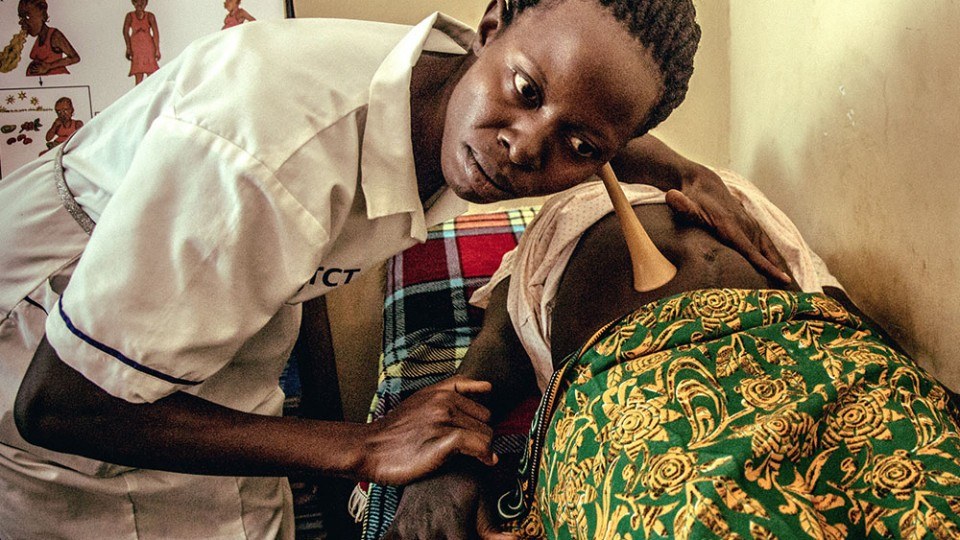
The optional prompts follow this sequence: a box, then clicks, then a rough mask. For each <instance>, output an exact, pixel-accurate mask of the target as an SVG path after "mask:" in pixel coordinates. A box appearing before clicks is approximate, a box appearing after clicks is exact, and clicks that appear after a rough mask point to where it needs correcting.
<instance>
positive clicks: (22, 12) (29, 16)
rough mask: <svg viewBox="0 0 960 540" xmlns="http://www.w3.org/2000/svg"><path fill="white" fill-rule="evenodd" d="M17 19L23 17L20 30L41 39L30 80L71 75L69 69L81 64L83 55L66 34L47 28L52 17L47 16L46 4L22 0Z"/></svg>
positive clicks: (40, 0)
mask: <svg viewBox="0 0 960 540" xmlns="http://www.w3.org/2000/svg"><path fill="white" fill-rule="evenodd" d="M17 15H18V16H19V17H20V27H21V28H23V30H24V31H25V32H26V33H27V34H28V35H30V36H33V37H35V38H37V39H36V41H34V43H33V49H32V50H31V51H30V64H29V65H28V66H27V76H29V77H39V76H41V75H65V74H69V73H70V71H69V70H67V66H71V65H73V64H76V63H77V62H79V61H80V55H79V54H78V53H77V51H76V49H74V48H73V45H71V44H70V40H68V39H67V37H66V36H64V35H63V32H61V31H60V30H57V29H56V28H52V27H50V26H47V20H49V18H50V16H49V15H48V14H47V2H46V0H20V4H19V5H18V6H17Z"/></svg>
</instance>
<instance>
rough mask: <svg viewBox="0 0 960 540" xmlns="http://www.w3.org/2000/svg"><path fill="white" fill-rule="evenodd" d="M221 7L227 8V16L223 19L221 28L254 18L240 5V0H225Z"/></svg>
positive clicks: (231, 26)
mask: <svg viewBox="0 0 960 540" xmlns="http://www.w3.org/2000/svg"><path fill="white" fill-rule="evenodd" d="M223 8H224V9H226V10H227V16H226V17H225V18H224V19H223V30H226V29H227V28H233V27H234V26H237V25H240V24H243V23H245V22H249V21H255V20H256V19H254V18H253V15H251V14H249V13H247V10H245V9H243V8H242V7H240V0H225V1H224V2H223Z"/></svg>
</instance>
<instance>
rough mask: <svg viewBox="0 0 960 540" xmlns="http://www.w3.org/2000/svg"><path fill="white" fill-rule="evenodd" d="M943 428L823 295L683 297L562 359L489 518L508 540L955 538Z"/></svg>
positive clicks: (927, 385)
mask: <svg viewBox="0 0 960 540" xmlns="http://www.w3.org/2000/svg"><path fill="white" fill-rule="evenodd" d="M548 404H549V405H548ZM957 417H960V414H958V412H957V410H956V408H955V406H954V404H953V403H952V401H951V399H950V396H949V394H948V393H947V391H945V390H944V389H943V387H942V386H940V385H939V384H938V383H937V382H936V381H934V380H933V379H932V378H931V377H930V376H929V375H928V374H926V373H925V372H924V371H923V370H922V369H920V368H919V367H918V366H917V365H916V364H915V363H914V362H912V361H911V360H910V359H909V358H906V357H904V356H903V355H901V354H899V353H897V352H896V351H895V350H893V349H892V348H890V347H889V346H887V345H886V344H884V343H883V341H882V340H881V339H880V338H879V337H878V333H877V332H876V331H875V330H874V329H873V328H872V327H870V326H869V325H867V324H866V323H864V322H863V321H861V320H860V319H859V318H858V317H856V316H855V315H853V314H851V313H850V312H848V311H847V310H846V309H844V308H843V307H842V306H841V305H840V304H839V303H838V302H836V301H834V300H833V299H831V298H829V297H827V296H825V295H822V294H807V293H790V292H784V291H746V290H735V289H717V290H704V291H694V292H690V293H684V294H680V295H676V296H674V297H670V298H667V299H664V300H661V301H659V302H655V303H652V304H649V305H647V306H644V307H643V308H641V309H639V310H637V311H636V312H635V313H633V314H631V315H628V316H626V317H624V318H622V319H621V320H620V321H617V322H616V323H614V324H612V325H610V326H608V327H607V328H605V329H604V330H603V331H601V332H600V333H598V335H596V336H595V337H594V339H592V340H591V342H590V343H588V344H586V346H585V347H584V348H583V349H581V351H580V352H579V353H578V354H575V355H572V356H571V358H570V359H568V362H567V364H565V365H564V367H563V368H561V371H560V372H559V373H558V375H557V376H556V377H555V378H554V381H553V382H552V384H551V386H550V388H548V390H547V395H546V396H545V398H544V401H543V404H542V405H541V409H540V411H538V418H537V419H536V420H535V421H534V429H533V433H532V434H531V443H530V448H529V449H528V454H527V456H526V457H525V460H524V465H523V468H524V470H523V471H522V474H521V477H520V478H521V480H520V486H519V487H518V489H517V490H516V491H515V492H513V493H510V494H507V495H505V496H504V498H503V499H502V500H501V504H502V507H504V506H505V507H509V508H526V510H527V512H526V513H522V512H521V513H519V515H518V513H514V514H512V515H509V516H508V515H507V514H506V513H505V514H504V516H506V517H511V518H514V519H515V520H514V521H513V524H514V531H515V532H517V533H518V534H519V535H520V536H521V537H524V538H589V539H594V538H597V539H611V540H612V539H623V540H626V539H630V540H640V539H645V538H678V539H684V538H705V537H710V538H716V537H719V538H744V539H746V538H760V539H773V538H816V539H825V540H826V539H837V540H840V539H844V538H871V537H875V538H887V537H895V538H899V537H902V538H923V537H928V536H929V537H931V538H960V518H958V516H960V435H958V432H960V428H958V425H957V423H956V418H957ZM506 503H509V504H506Z"/></svg>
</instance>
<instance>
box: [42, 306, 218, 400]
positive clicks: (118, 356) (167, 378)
mask: <svg viewBox="0 0 960 540" xmlns="http://www.w3.org/2000/svg"><path fill="white" fill-rule="evenodd" d="M57 306H58V307H59V309H60V317H61V318H63V322H64V323H66V325H67V328H68V329H69V330H70V331H71V332H72V333H73V335H75V336H77V337H78V338H80V339H82V340H83V341H85V342H86V343H87V344H89V345H90V346H92V347H94V348H96V349H99V350H100V351H103V352H105V353H107V354H109V355H110V356H112V357H114V358H116V359H117V360H120V361H121V362H123V363H124V364H126V365H128V366H130V367H132V368H133V369H135V370H137V371H140V372H142V373H146V374H147V375H150V376H153V377H156V378H158V379H160V380H161V381H166V382H168V383H171V384H182V385H188V386H196V385H198V384H200V383H201V382H203V381H188V380H186V379H178V378H177V377H172V376H170V375H167V374H166V373H161V372H159V371H157V370H155V369H153V368H149V367H147V366H144V365H142V364H139V363H137V361H136V360H133V359H130V358H127V357H126V356H124V355H123V353H122V352H120V351H118V350H116V349H114V348H112V347H109V346H107V345H104V344H103V343H100V342H99V341H97V340H95V339H93V338H92V337H90V336H88V335H86V334H84V333H83V332H81V331H80V330H79V329H78V328H77V327H76V326H74V325H73V321H71V320H70V317H69V316H68V315H67V312H65V311H64V310H63V297H62V296H61V297H60V302H59V303H58V304H57Z"/></svg>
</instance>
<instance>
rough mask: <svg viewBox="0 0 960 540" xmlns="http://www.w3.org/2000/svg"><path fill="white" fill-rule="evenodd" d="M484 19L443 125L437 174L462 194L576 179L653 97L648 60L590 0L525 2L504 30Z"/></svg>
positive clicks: (618, 141) (614, 148)
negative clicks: (470, 62) (526, 5)
mask: <svg viewBox="0 0 960 540" xmlns="http://www.w3.org/2000/svg"><path fill="white" fill-rule="evenodd" d="M489 20H490V19H489V14H488V18H485V20H484V21H483V22H481V27H480V37H479V38H478V42H477V43H478V45H477V46H475V48H474V51H475V53H476V55H477V60H476V62H475V63H474V64H473V65H472V66H471V67H470V69H469V70H468V71H467V72H466V73H465V74H464V76H463V78H462V79H461V80H460V81H459V82H458V83H457V85H456V87H455V88H454V89H453V91H452V93H451V95H450V101H449V103H448V106H447V113H446V118H445V122H444V129H443V141H442V145H441V167H442V171H443V176H444V178H445V180H446V182H447V184H448V185H450V186H451V188H452V189H453V190H454V191H455V192H456V193H457V195H459V196H460V197H461V198H463V199H466V200H468V201H472V202H478V203H486V202H493V201H498V200H503V199H511V198H516V197H526V196H533V195H545V194H549V193H555V192H557V191H561V190H564V189H566V188H568V187H571V186H574V185H576V184H578V183H580V182H582V181H583V180H585V179H586V178H588V177H589V176H590V175H592V174H594V173H596V172H597V171H598V170H599V168H600V166H601V165H603V164H604V163H606V162H607V161H609V160H610V159H611V158H612V157H613V156H614V155H615V154H616V153H617V152H618V151H619V150H620V149H621V148H622V147H623V145H624V144H625V143H626V141H627V140H628V139H629V138H630V137H631V135H632V134H633V133H634V132H635V130H636V129H637V128H638V127H639V126H640V125H641V124H642V123H643V121H644V120H645V119H646V117H647V115H648V114H649V112H650V110H651V109H652V107H653V106H654V105H655V103H656V102H657V100H658V99H659V96H660V91H661V90H660V89H661V76H660V72H659V69H658V68H657V66H656V64H655V63H654V61H653V59H652V57H650V55H649V53H648V52H647V51H646V50H644V49H643V47H642V45H640V43H639V41H637V40H636V39H635V38H634V37H633V36H632V35H631V34H630V33H629V32H628V31H627V29H626V28H624V27H623V26H622V24H621V23H620V22H619V21H617V20H616V19H615V18H614V17H613V16H612V15H611V14H609V13H608V12H606V11H603V10H602V9H601V8H600V7H599V6H598V5H597V4H596V2H594V1H593V0H590V1H584V0H564V1H562V2H558V3H557V2H550V3H548V4H547V5H546V6H537V7H534V8H529V9H527V10H526V11H524V12H523V13H522V14H520V15H519V16H517V17H516V18H515V19H514V21H513V22H512V24H511V25H510V26H509V27H507V28H506V29H504V28H502V27H499V26H497V25H496V23H493V24H488V25H487V26H485V25H484V23H485V22H489ZM494 20H495V19H494ZM491 26H492V27H493V28H492V29H491V28H490V27H491Z"/></svg>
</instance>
